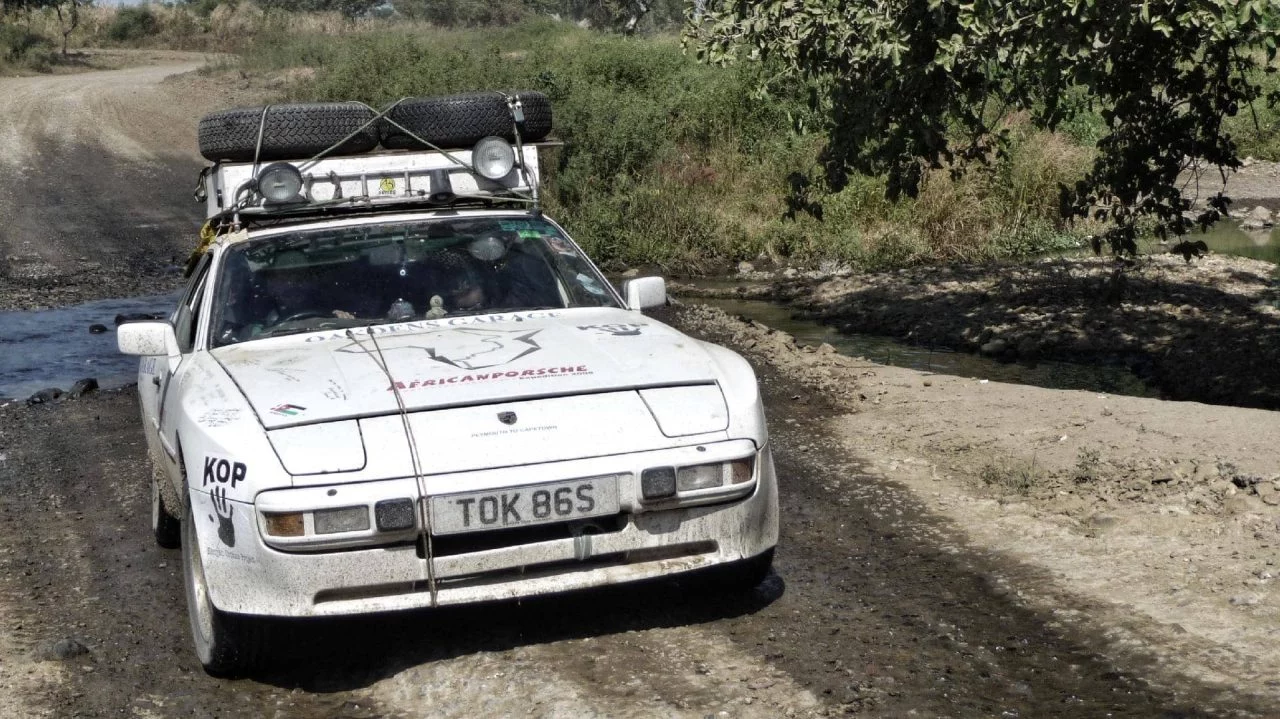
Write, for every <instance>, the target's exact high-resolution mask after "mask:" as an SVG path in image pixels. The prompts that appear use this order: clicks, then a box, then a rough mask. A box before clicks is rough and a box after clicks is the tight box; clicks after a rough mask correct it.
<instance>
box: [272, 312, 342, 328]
mask: <svg viewBox="0 0 1280 719" xmlns="http://www.w3.org/2000/svg"><path fill="white" fill-rule="evenodd" d="M314 317H329V318H330V319H332V317H330V316H329V315H326V314H325V313H323V312H321V311H319V310H303V311H301V312H294V313H293V314H291V315H289V316H288V317H285V318H283V319H281V320H279V321H278V322H276V324H278V325H282V324H284V323H286V322H297V321H298V320H309V319H312V318H314Z"/></svg>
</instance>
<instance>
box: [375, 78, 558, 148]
mask: <svg viewBox="0 0 1280 719" xmlns="http://www.w3.org/2000/svg"><path fill="white" fill-rule="evenodd" d="M506 95H510V96H516V95H519V97H520V104H521V106H522V107H523V109H524V129H523V130H522V131H521V133H520V137H521V139H522V140H523V141H525V142H535V141H537V140H541V139H542V138H544V137H546V136H547V135H548V134H549V133H550V132H551V101H550V100H548V99H547V96H546V95H543V94H542V93H540V92H535V91H532V90H512V91H510V92H507V93H505V95H504V94H503V93H500V92H469V93H466V94H462V95H442V96H439V97H416V98H410V99H408V100H405V101H403V102H401V103H400V104H399V105H396V106H395V108H393V109H392V110H391V112H390V113H388V114H387V117H388V118H390V119H392V120H395V121H396V122H398V123H400V124H401V125H404V126H405V127H406V128H408V129H409V130H410V131H411V132H413V133H414V134H416V135H418V136H419V137H421V138H422V139H424V140H426V141H427V142H430V143H432V144H434V145H436V146H437V147H441V148H445V149H449V148H461V147H471V146H472V145H474V144H476V142H478V141H480V140H481V139H482V138H485V137H489V136H490V135H496V136H497V137H501V138H503V139H505V140H507V141H508V142H514V141H515V132H514V130H513V128H514V124H515V123H514V121H513V120H512V118H511V110H510V108H508V107H507V98H506ZM382 146H383V147H385V148H387V149H389V150H426V149H430V148H428V147H427V146H425V145H423V144H422V143H420V142H418V141H417V140H415V139H413V138H412V137H410V136H408V135H406V134H404V133H403V132H401V131H400V128H398V127H396V126H395V125H392V124H391V123H389V122H384V123H383V129H382Z"/></svg>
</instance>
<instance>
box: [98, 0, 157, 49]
mask: <svg viewBox="0 0 1280 719" xmlns="http://www.w3.org/2000/svg"><path fill="white" fill-rule="evenodd" d="M159 30H160V23H159V22H158V21H157V20H156V16H155V14H154V13H152V12H151V8H149V7H147V6H146V5H139V6H134V7H122V8H120V9H119V10H118V11H117V12H116V16H115V19H114V20H112V21H111V24H110V25H108V26H107V37H108V38H110V39H111V40H113V41H115V42H120V43H133V42H138V41H139V40H142V39H145V38H148V37H151V36H152V35H155V34H156V33H157V32H159Z"/></svg>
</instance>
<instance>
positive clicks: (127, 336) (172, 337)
mask: <svg viewBox="0 0 1280 719" xmlns="http://www.w3.org/2000/svg"><path fill="white" fill-rule="evenodd" d="M116 346H117V347H119V348H120V352H121V353H122V354H127V355H137V356H139V357H156V356H165V357H176V356H178V355H179V354H181V351H180V350H179V349H178V335H177V334H176V333H175V332H174V331H173V325H171V324H169V323H168V322H126V323H124V324H122V325H120V326H119V327H117V328H116Z"/></svg>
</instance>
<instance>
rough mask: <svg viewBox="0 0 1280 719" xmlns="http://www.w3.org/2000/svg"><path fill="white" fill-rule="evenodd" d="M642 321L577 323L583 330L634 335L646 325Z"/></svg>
mask: <svg viewBox="0 0 1280 719" xmlns="http://www.w3.org/2000/svg"><path fill="white" fill-rule="evenodd" d="M648 326H649V325H646V324H644V323H639V324H636V323H626V324H608V325H578V329H580V330H582V331H583V332H594V333H596V334H602V335H613V336H614V337H634V336H636V335H638V334H640V331H641V330H642V329H643V328H645V327H648Z"/></svg>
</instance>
